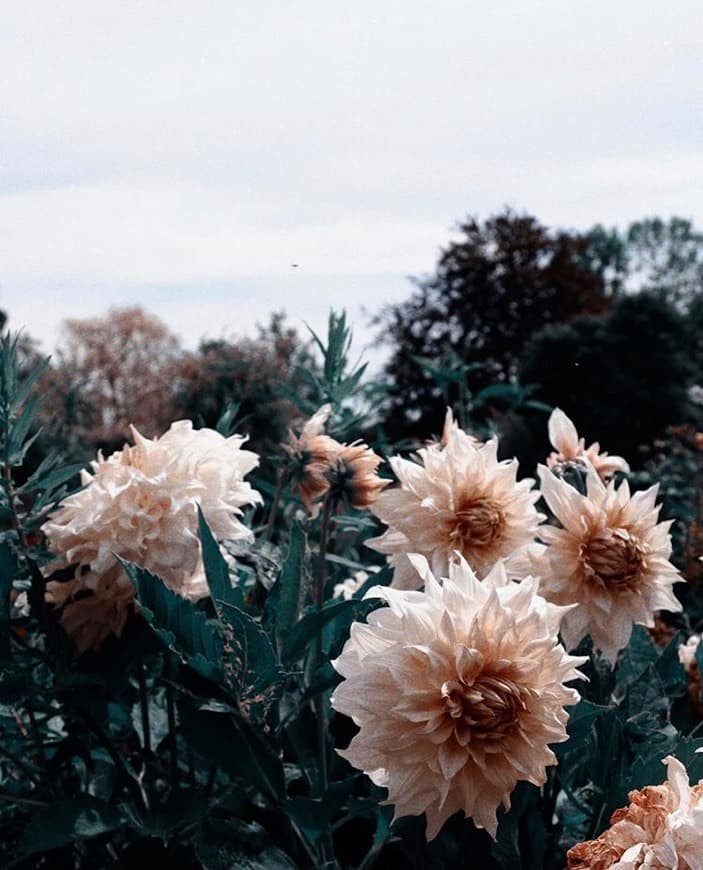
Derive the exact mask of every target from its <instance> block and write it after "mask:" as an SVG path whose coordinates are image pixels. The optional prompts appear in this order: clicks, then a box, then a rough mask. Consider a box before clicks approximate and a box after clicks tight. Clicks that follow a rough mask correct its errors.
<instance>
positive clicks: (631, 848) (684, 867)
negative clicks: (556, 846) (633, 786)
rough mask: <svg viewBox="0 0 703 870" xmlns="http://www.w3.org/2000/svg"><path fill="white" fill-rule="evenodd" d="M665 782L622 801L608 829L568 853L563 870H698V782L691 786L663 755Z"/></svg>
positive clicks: (701, 862)
mask: <svg viewBox="0 0 703 870" xmlns="http://www.w3.org/2000/svg"><path fill="white" fill-rule="evenodd" d="M664 763H665V764H666V765H667V768H668V778H667V780H666V782H665V783H664V784H663V785H648V786H646V787H645V788H643V789H641V790H640V791H631V792H630V794H629V795H628V797H629V799H630V804H629V806H627V807H625V808H624V809H620V810H616V811H615V812H614V813H613V815H612V818H611V820H610V821H611V825H612V827H610V828H608V830H607V831H604V832H603V833H602V834H601V835H600V837H598V839H596V840H588V841H587V842H585V843H579V844H578V845H576V846H574V847H573V848H572V849H570V850H569V853H568V856H567V857H568V860H569V870H606V868H609V870H638V868H646V867H647V868H651V870H700V868H702V867H703V780H701V781H700V782H699V783H698V785H695V786H691V785H689V781H688V774H687V773H686V768H685V767H684V766H683V764H681V762H680V761H678V759H676V758H674V757H673V756H671V755H669V756H667V757H666V758H665V759H664Z"/></svg>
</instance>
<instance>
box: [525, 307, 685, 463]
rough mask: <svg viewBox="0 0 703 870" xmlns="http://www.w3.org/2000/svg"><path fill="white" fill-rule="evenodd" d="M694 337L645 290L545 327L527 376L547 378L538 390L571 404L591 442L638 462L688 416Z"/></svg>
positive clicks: (528, 355) (529, 357) (528, 357)
mask: <svg viewBox="0 0 703 870" xmlns="http://www.w3.org/2000/svg"><path fill="white" fill-rule="evenodd" d="M686 344H687V332H686V326H685V323H684V321H683V319H682V318H681V316H680V315H678V314H677V313H676V311H675V310H674V309H673V308H672V307H671V306H670V305H669V304H667V303H666V302H664V301H663V300H661V299H659V298H657V297H655V296H653V295H651V294H639V295H637V296H629V297H625V298H623V299H620V300H619V301H618V303H617V304H616V305H615V307H614V308H613V310H612V312H611V313H610V314H607V315H604V316H602V317H588V318H580V319H578V320H575V321H573V322H572V323H570V324H568V325H562V326H551V327H547V328H546V329H544V330H543V331H542V332H541V333H539V334H538V335H536V336H535V337H534V339H533V340H532V341H531V342H530V343H529V344H528V346H527V347H526V349H525V354H524V357H523V360H522V362H521V365H520V377H521V379H522V380H523V381H525V382H529V383H536V384H539V385H540V386H539V391H538V393H537V396H538V398H540V399H541V400H542V401H544V402H546V403H547V404H549V405H553V406H558V407H560V408H561V409H562V410H564V411H565V412H566V413H567V414H568V415H569V416H570V417H571V418H572V419H573V421H574V423H575V424H576V427H577V429H578V431H579V433H580V434H582V435H583V436H584V437H585V438H586V442H587V443H590V442H591V441H593V440H598V441H599V442H600V444H601V446H602V447H604V448H605V449H606V450H607V451H608V452H610V453H617V454H620V455H623V456H626V457H627V458H628V460H629V462H630V463H631V465H637V464H638V463H641V458H640V456H641V454H640V451H639V448H640V446H641V445H646V444H651V443H652V441H653V440H654V439H655V438H657V437H658V436H660V435H662V434H663V432H664V430H665V429H666V427H667V426H669V425H671V424H672V423H676V422H683V421H684V420H685V417H686V408H687V393H686V384H687V382H688V380H689V377H690V368H689V359H688V356H687V353H686ZM542 425H543V423H542Z"/></svg>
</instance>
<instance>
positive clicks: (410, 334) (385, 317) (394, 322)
mask: <svg viewBox="0 0 703 870" xmlns="http://www.w3.org/2000/svg"><path fill="white" fill-rule="evenodd" d="M458 229H459V232H460V237H459V238H458V239H457V240H456V241H454V242H452V243H451V244H450V245H448V246H447V247H446V248H445V249H444V250H443V251H442V253H441V256H440V258H439V261H438V263H437V268H436V271H435V273H434V274H433V275H430V276H427V277H424V278H421V279H414V281H413V283H414V284H415V291H414V293H413V294H412V296H411V297H410V299H408V300H407V301H405V302H402V303H399V304H397V305H391V306H387V307H386V308H385V309H384V310H383V311H382V312H381V313H380V315H379V316H378V318H377V322H378V323H380V324H382V325H383V329H384V332H383V337H384V339H385V340H386V341H387V342H389V343H390V345H391V358H390V360H389V362H388V364H387V366H386V369H385V372H386V375H387V376H388V378H389V379H390V382H391V391H392V392H391V404H390V408H389V413H388V416H387V428H388V431H389V434H390V435H391V436H393V437H399V436H400V435H401V434H402V435H405V436H407V435H408V434H414V435H417V436H426V435H428V434H430V433H431V432H433V431H436V430H437V428H438V426H439V425H440V421H441V420H442V418H443V414H444V405H445V404H446V395H443V394H442V391H441V390H440V389H439V388H438V386H437V384H436V383H435V382H434V381H433V380H432V379H431V378H430V377H428V376H427V375H426V374H423V371H422V370H421V368H420V367H419V366H418V364H417V361H416V358H417V357H423V358H425V359H426V360H427V361H429V362H431V363H432V362H434V364H436V365H437V366H441V363H442V359H443V357H444V358H446V355H447V353H452V354H453V355H455V358H458V359H459V360H460V361H461V362H462V363H465V364H472V363H480V364H481V367H480V368H475V369H473V370H472V371H471V373H470V375H469V377H470V380H471V385H472V388H474V389H480V388H481V387H484V386H486V385H488V384H492V383H496V382H498V383H500V382H505V381H508V380H510V378H511V377H513V376H514V375H515V373H516V371H517V364H518V360H519V358H520V355H521V353H522V349H523V347H524V345H525V343H526V342H527V341H528V340H529V338H530V337H531V336H532V335H533V334H534V333H535V332H537V331H539V330H540V329H542V328H543V327H544V326H545V325H546V324H550V323H563V322H565V321H569V320H572V319H573V318H574V317H577V316H578V315H582V314H599V313H602V312H604V311H606V310H607V309H608V308H609V306H610V303H611V294H610V293H609V291H608V290H607V288H606V285H605V281H604V279H603V276H602V275H601V274H600V273H599V272H598V271H597V270H596V269H594V268H593V266H592V264H591V263H590V262H589V257H588V252H589V240H588V238H587V236H585V235H579V234H575V233H569V232H566V231H562V230H558V231H552V230H549V229H548V228H547V227H545V226H543V225H542V224H541V223H540V222H539V221H538V220H537V219H536V218H535V217H532V216H531V215H527V214H522V215H519V214H515V213H513V212H511V211H505V212H503V213H501V214H498V215H495V216H493V217H490V218H488V219H487V220H486V221H485V222H483V223H482V222H480V221H478V220H477V219H475V218H468V219H467V220H466V221H464V223H462V224H461V225H460V226H459V228H458Z"/></svg>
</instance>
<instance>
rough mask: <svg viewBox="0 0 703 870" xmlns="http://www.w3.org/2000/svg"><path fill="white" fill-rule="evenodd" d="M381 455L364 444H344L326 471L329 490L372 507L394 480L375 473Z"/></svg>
mask: <svg viewBox="0 0 703 870" xmlns="http://www.w3.org/2000/svg"><path fill="white" fill-rule="evenodd" d="M381 462H383V460H382V459H381V457H380V456H379V455H378V454H377V453H374V451H373V450H372V449H371V448H370V447H368V446H367V445H366V444H364V442H363V441H356V442H354V443H353V444H342V445H341V446H340V450H339V451H338V452H337V454H336V455H335V457H334V458H333V460H332V461H331V462H330V466H329V468H328V470H327V472H326V475H325V476H326V477H327V480H328V481H329V489H330V493H331V494H333V495H334V496H336V497H337V498H342V499H346V500H347V501H349V503H350V504H351V505H353V506H354V507H355V508H359V509H363V508H368V507H370V506H371V505H372V504H373V503H374V502H375V501H376V500H377V499H378V497H379V495H380V494H381V492H382V491H383V490H384V489H385V487H387V486H388V484H389V483H390V482H391V481H390V480H386V479H384V478H382V477H379V476H378V475H377V474H376V470H377V469H378V466H379V465H380V464H381Z"/></svg>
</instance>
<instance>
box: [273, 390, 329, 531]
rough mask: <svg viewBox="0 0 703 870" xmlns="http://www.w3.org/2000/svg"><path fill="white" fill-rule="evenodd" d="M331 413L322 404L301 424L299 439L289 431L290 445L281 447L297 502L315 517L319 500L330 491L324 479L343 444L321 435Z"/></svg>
mask: <svg viewBox="0 0 703 870" xmlns="http://www.w3.org/2000/svg"><path fill="white" fill-rule="evenodd" d="M331 413H332V406H331V405H323V406H322V407H321V408H319V410H317V411H316V412H315V413H314V414H313V415H312V417H311V418H310V419H309V420H307V421H306V422H305V424H304V425H303V428H302V431H301V433H300V435H299V436H295V435H294V434H293V433H292V432H289V438H290V443H289V444H286V445H284V448H285V450H286V452H287V453H288V455H289V456H290V458H291V472H292V475H293V479H294V480H295V481H296V482H297V484H298V494H299V495H300V500H301V501H302V502H303V504H304V505H305V509H306V510H307V511H308V513H310V515H311V516H317V514H318V513H319V511H320V504H321V502H322V499H323V498H324V496H325V495H326V494H327V492H328V491H329V488H330V482H329V479H328V477H327V472H328V471H329V469H330V467H331V465H332V462H333V461H334V458H335V457H336V456H337V454H338V453H339V451H340V450H341V449H342V447H343V445H342V444H340V443H339V441H336V440H335V439H334V438H330V436H329V435H325V434H324V433H323V430H324V427H325V423H326V422H327V420H328V419H329V416H330V414H331Z"/></svg>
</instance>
